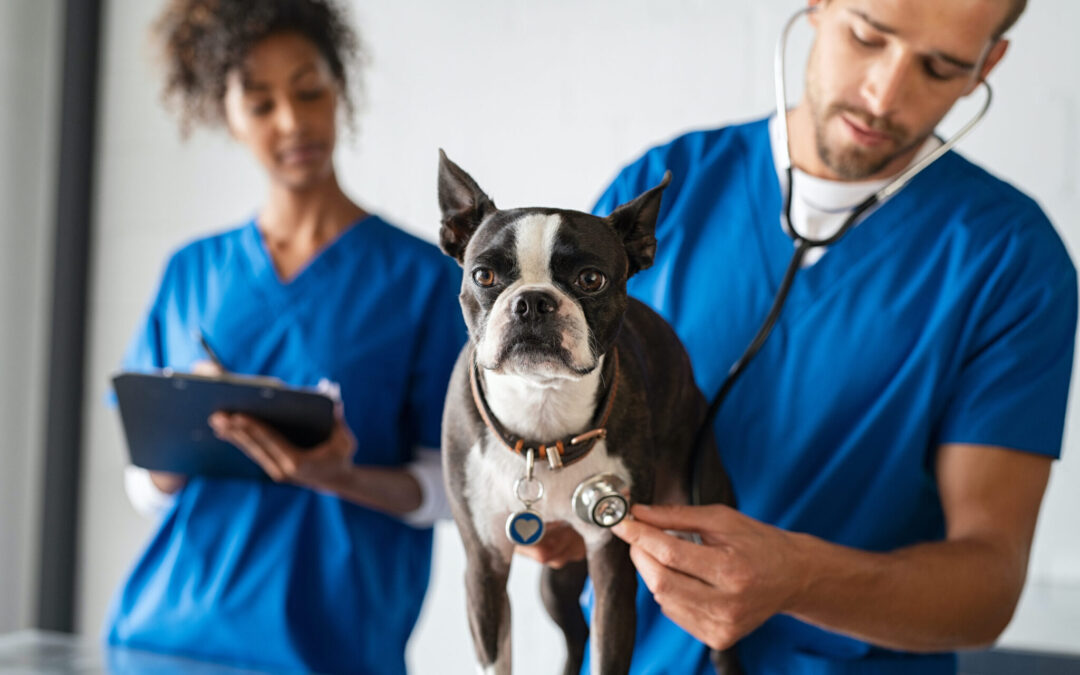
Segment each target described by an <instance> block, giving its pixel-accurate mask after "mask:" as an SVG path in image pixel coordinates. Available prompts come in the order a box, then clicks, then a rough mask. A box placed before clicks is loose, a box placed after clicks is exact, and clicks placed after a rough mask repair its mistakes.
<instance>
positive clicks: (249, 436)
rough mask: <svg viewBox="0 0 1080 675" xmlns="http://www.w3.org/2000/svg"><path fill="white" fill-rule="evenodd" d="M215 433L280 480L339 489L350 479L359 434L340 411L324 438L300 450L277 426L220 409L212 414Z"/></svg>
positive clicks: (320, 487) (333, 490)
mask: <svg viewBox="0 0 1080 675" xmlns="http://www.w3.org/2000/svg"><path fill="white" fill-rule="evenodd" d="M209 421H210V426H211V428H213V430H214V434H215V435H216V436H217V437H218V438H220V439H222V440H225V441H228V442H230V443H232V444H233V445H235V446H236V447H238V448H240V449H241V450H243V451H244V454H246V455H247V456H248V457H250V458H251V459H252V460H253V461H254V462H255V463H256V464H258V465H259V466H260V467H262V470H263V471H265V472H266V474H267V475H268V476H270V478H271V479H273V480H274V481H275V482H278V483H293V484H296V485H303V486H305V487H309V488H313V489H319V490H326V491H330V492H336V491H339V490H340V489H342V487H343V486H345V485H347V484H348V483H349V481H350V478H351V474H352V472H353V470H354V468H355V467H354V466H353V461H352V459H353V455H354V454H355V453H356V438H355V437H354V436H353V435H352V432H351V431H349V427H348V426H347V425H346V424H345V420H344V419H343V417H342V415H341V413H340V411H339V412H338V415H337V419H336V421H335V423H334V428H333V430H332V431H331V433H330V437H329V438H328V439H326V441H325V442H323V443H321V444H319V445H317V446H315V447H313V448H310V449H305V450H301V449H300V448H298V447H296V446H295V445H293V444H292V443H290V442H289V441H288V440H286V439H285V437H284V436H282V435H281V434H280V433H278V432H277V431H276V430H275V429H273V428H271V427H269V426H267V425H266V424H263V423H262V422H260V421H258V420H256V419H254V418H252V417H249V416H247V415H241V414H230V413H223V412H217V413H214V414H213V415H211V416H210V420H209Z"/></svg>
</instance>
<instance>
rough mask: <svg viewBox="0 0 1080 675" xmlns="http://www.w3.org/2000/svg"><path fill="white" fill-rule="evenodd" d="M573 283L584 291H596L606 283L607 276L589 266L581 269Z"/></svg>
mask: <svg viewBox="0 0 1080 675" xmlns="http://www.w3.org/2000/svg"><path fill="white" fill-rule="evenodd" d="M574 283H575V284H577V287H578V288H580V289H581V290H583V291H585V292H586V293H596V292H598V291H599V290H600V289H602V288H603V287H604V284H606V283H607V277H605V276H604V273H603V272H601V271H600V270H597V269H592V268H589V269H585V270H582V271H581V273H580V274H578V278H577V280H576V281H575V282H574Z"/></svg>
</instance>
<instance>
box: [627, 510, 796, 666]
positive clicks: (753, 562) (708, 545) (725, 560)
mask: <svg viewBox="0 0 1080 675" xmlns="http://www.w3.org/2000/svg"><path fill="white" fill-rule="evenodd" d="M632 514H633V516H634V517H633V518H632V519H630V518H628V519H626V520H624V521H622V522H621V523H619V524H618V525H616V526H615V527H614V528H612V532H614V533H615V535H616V536H618V537H619V538H621V539H623V540H624V541H626V542H627V543H628V544H630V557H631V559H633V561H634V566H635V567H637V569H638V572H639V573H640V574H641V577H642V579H644V580H645V584H646V585H647V586H648V587H649V590H650V591H652V594H653V597H654V598H655V599H656V602H657V603H658V604H659V605H660V607H661V609H662V610H663V611H664V614H665V615H667V617H668V618H669V619H671V620H672V621H674V622H675V623H677V624H678V625H680V626H682V628H683V629H684V630H686V631H687V632H688V633H690V634H691V635H693V636H694V637H696V638H697V639H699V640H701V641H702V642H704V643H705V644H707V645H708V646H710V647H712V648H713V649H719V650H722V649H726V648H728V647H730V646H731V645H733V644H734V643H735V642H736V641H737V640H738V639H739V638H741V637H742V636H744V635H746V634H747V633H749V632H750V631H752V630H754V629H755V628H757V627H758V626H760V625H761V624H762V623H763V622H764V621H765V620H766V619H768V618H769V617H771V616H772V615H774V614H777V613H779V612H783V611H785V610H786V609H787V607H788V603H789V602H790V601H791V599H792V598H793V597H794V596H796V595H797V594H798V593H799V591H800V590H801V586H802V584H803V583H804V582H803V580H802V576H801V567H802V566H801V565H799V563H798V548H797V543H796V541H795V538H794V535H792V534H790V533H788V532H785V531H784V530H780V529H778V528H775V527H773V526H771V525H766V524H764V523H761V522H759V521H756V520H754V519H753V518H750V517H748V516H745V515H743V514H741V513H739V512H737V511H735V510H734V509H731V508H728V507H726V506H721V505H711V506H652V507H649V506H645V505H642V504H637V505H635V506H634V507H633V509H632ZM664 530H677V531H680V532H695V533H697V534H699V535H701V539H702V543H703V544H704V545H703V546H699V545H697V544H694V543H692V542H689V541H686V540H684V539H680V538H678V537H676V536H674V535H671V534H668V533H666V532H665V531H664Z"/></svg>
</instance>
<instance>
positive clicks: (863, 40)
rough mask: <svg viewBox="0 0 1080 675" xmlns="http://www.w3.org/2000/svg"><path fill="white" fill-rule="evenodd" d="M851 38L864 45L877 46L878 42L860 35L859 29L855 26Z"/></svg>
mask: <svg viewBox="0 0 1080 675" xmlns="http://www.w3.org/2000/svg"><path fill="white" fill-rule="evenodd" d="M850 32H851V39H852V40H854V41H855V42H856V43H858V44H859V45H862V46H863V47H877V46H878V44H877V43H876V42H874V41H873V40H871V39H870V38H867V37H864V36H862V35H859V31H858V30H856V29H855V28H852V29H851V31H850Z"/></svg>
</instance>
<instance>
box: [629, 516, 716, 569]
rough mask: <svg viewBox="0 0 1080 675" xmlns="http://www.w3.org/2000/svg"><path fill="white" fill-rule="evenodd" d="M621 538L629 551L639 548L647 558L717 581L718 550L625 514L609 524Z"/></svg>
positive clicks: (671, 567)
mask: <svg viewBox="0 0 1080 675" xmlns="http://www.w3.org/2000/svg"><path fill="white" fill-rule="evenodd" d="M611 531H612V532H614V533H615V535H616V536H618V537H619V538H620V539H622V540H623V541H625V542H626V543H628V544H630V545H631V547H633V548H631V553H632V552H633V550H634V549H635V548H636V549H640V550H641V551H643V552H645V553H648V555H649V558H650V560H655V561H656V562H658V563H659V564H660V565H663V566H664V567H666V568H670V569H671V570H674V571H678V572H680V573H682V574H684V575H688V576H691V577H694V578H696V579H700V580H701V581H704V582H706V583H708V584H714V583H716V579H714V577H715V573H716V570H717V568H718V567H719V564H718V561H717V560H716V559H715V558H716V557H717V556H719V555H722V553H720V552H719V551H717V550H715V549H711V548H707V547H705V546H698V545H697V544H694V543H692V542H689V541H686V540H684V539H680V538H679V537H676V536H674V535H671V534H668V533H667V532H664V531H662V530H659V529H657V528H655V527H653V526H652V525H649V524H647V523H645V522H642V521H640V520H636V519H631V518H627V519H626V520H623V521H622V522H621V523H619V524H618V525H616V526H615V527H613V528H612V530H611Z"/></svg>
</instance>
